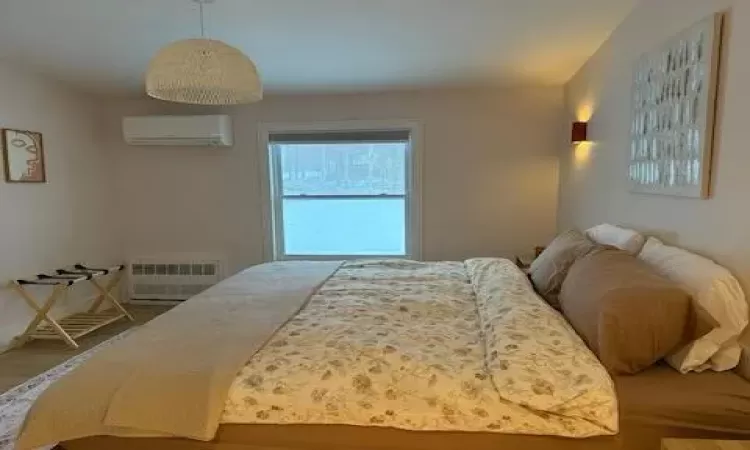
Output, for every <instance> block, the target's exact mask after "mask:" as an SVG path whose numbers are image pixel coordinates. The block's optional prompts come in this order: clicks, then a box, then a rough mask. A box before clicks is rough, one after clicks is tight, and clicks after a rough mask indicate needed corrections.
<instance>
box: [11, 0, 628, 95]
mask: <svg viewBox="0 0 750 450" xmlns="http://www.w3.org/2000/svg"><path fill="white" fill-rule="evenodd" d="M637 1H638V0H216V2H215V3H214V4H212V5H207V6H206V15H205V19H206V32H207V35H208V36H209V37H212V38H216V39H221V40H224V41H226V42H227V43H229V44H231V45H234V46H236V47H238V48H240V49H241V50H242V51H244V52H245V53H246V54H247V55H248V56H250V57H251V58H252V59H253V60H254V61H255V62H256V64H257V66H258V68H259V71H260V72H261V76H262V78H263V82H264V84H265V88H266V91H271V92H313V91H355V90H357V91H359V90H383V89H398V88H418V87H428V86H452V85H470V84H513V85H516V84H545V85H546V84H562V83H564V82H566V81H567V80H568V79H569V78H570V77H571V76H572V75H573V74H574V73H575V72H576V71H577V70H578V68H579V67H580V66H581V65H582V64H583V63H584V62H585V61H586V59H587V58H588V57H589V56H591V55H592V54H593V53H594V52H595V50H596V49H597V48H598V47H599V45H601V44H602V42H603V41H604V40H605V39H606V38H607V36H608V35H609V34H610V33H611V32H612V31H613V30H614V28H615V27H616V26H617V25H618V24H619V23H621V22H622V20H623V19H624V18H625V16H626V15H627V14H628V13H629V12H630V11H631V9H632V7H633V6H634V4H635V3H637ZM197 11H198V10H197V5H196V4H194V3H193V2H191V1H190V0H0V58H2V59H3V60H7V61H10V62H11V63H13V64H19V65H23V66H28V67H30V68H32V69H33V70H37V71H40V72H42V73H44V74H46V75H48V76H52V77H55V78H58V79H60V80H63V81H65V82H68V83H71V84H73V85H75V86H77V87H79V88H80V89H83V90H85V91H90V92H94V93H110V94H139V93H140V92H142V90H143V87H142V86H143V81H142V79H143V73H144V71H145V70H146V67H147V65H148V61H149V59H150V57H151V56H152V55H153V54H154V53H155V52H156V51H157V50H158V49H159V48H160V47H161V46H163V45H165V44H167V43H168V42H171V41H174V40H178V39H182V38H186V37H194V36H196V35H198V34H199V30H200V28H199V21H198V13H197Z"/></svg>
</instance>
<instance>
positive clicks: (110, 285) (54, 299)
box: [10, 264, 135, 348]
mask: <svg viewBox="0 0 750 450" xmlns="http://www.w3.org/2000/svg"><path fill="white" fill-rule="evenodd" d="M124 269H125V266H124V265H119V266H113V267H109V268H104V269H99V268H93V267H87V266H84V265H83V264H76V265H75V266H73V268H72V269H58V270H56V271H55V273H54V274H52V275H48V274H39V275H37V276H36V277H35V278H33V279H23V280H13V281H11V282H10V287H11V288H12V289H14V290H15V291H16V292H18V294H19V295H20V296H21V297H22V298H23V299H24V300H25V301H26V303H27V304H28V305H29V306H30V307H31V308H32V309H34V311H36V316H35V317H34V319H33V320H32V321H31V322H30V323H29V325H28V326H27V327H26V330H25V331H24V332H23V333H22V334H20V335H19V336H17V337H16V338H15V339H14V340H13V344H12V345H13V346H14V347H18V346H21V345H23V344H25V343H26V342H28V341H30V340H33V339H46V340H62V341H65V342H66V343H67V344H68V345H69V346H71V347H73V348H78V343H77V342H76V340H77V339H80V338H81V337H82V336H85V335H87V334H89V333H91V332H92V331H94V330H98V329H99V328H101V327H103V326H106V325H109V324H110V323H113V322H116V321H118V320H120V319H122V318H127V319H128V320H130V321H133V320H135V319H133V316H132V315H130V313H129V312H128V311H127V310H126V309H125V308H124V307H123V306H122V304H121V303H120V302H119V300H118V299H117V297H116V294H115V292H116V291H117V289H116V288H117V287H118V286H119V284H120V280H121V279H122V276H123V274H124V273H125V272H124ZM107 275H111V278H110V280H109V281H108V282H107V284H102V283H101V282H100V281H101V280H100V278H101V277H105V276H107ZM83 282H90V283H91V284H92V285H93V286H94V288H96V290H97V291H98V292H99V295H98V296H97V298H96V299H95V300H94V303H93V304H92V305H91V307H90V308H89V309H88V311H86V312H83V313H78V314H73V315H71V316H68V317H65V318H63V319H54V318H52V317H51V316H50V311H51V310H52V308H53V307H54V306H55V305H56V304H57V303H58V301H59V300H60V299H62V298H64V297H65V295H64V294H65V293H66V292H67V290H68V289H70V287H71V286H74V285H76V284H79V283H83ZM28 286H50V287H52V292H51V293H50V294H49V296H48V297H47V299H46V300H45V301H44V302H43V303H41V304H40V303H38V302H37V300H36V299H35V298H34V296H33V295H32V294H31V292H29V290H28V289H27V287H28ZM105 304H109V305H110V306H111V308H110V309H105V310H103V311H100V309H102V306H104V305H105Z"/></svg>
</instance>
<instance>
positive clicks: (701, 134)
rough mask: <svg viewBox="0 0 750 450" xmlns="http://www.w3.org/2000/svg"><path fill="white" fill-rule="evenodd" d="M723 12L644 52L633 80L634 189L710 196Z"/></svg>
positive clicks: (701, 196)
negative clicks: (648, 51)
mask: <svg viewBox="0 0 750 450" xmlns="http://www.w3.org/2000/svg"><path fill="white" fill-rule="evenodd" d="M721 24H722V15H721V14H716V15H714V16H711V17H709V18H707V19H705V20H703V21H701V22H699V23H697V24H695V25H694V26H692V27H691V28H689V29H687V30H685V31H683V32H682V33H680V34H679V35H677V36H675V37H674V38H672V39H671V40H670V41H669V42H667V43H666V44H665V45H664V46H663V47H662V48H661V49H659V50H658V51H655V52H651V53H648V54H646V55H643V56H642V57H641V58H640V59H639V60H638V63H637V66H636V70H635V82H634V85H633V116H632V129H631V138H632V140H631V149H630V181H631V186H632V188H631V190H632V191H633V192H641V193H649V194H662V195H678V196H685V197H696V198H707V197H708V189H709V177H710V168H711V151H712V146H713V125H714V115H715V109H716V108H715V107H716V90H717V84H718V83H717V80H718V68H719V51H720V43H721Z"/></svg>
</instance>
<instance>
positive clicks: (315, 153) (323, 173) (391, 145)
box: [268, 130, 412, 259]
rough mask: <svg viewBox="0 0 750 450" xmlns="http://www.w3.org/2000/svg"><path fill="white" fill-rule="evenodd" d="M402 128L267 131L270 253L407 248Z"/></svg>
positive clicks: (332, 254) (316, 254) (406, 154)
mask: <svg viewBox="0 0 750 450" xmlns="http://www.w3.org/2000/svg"><path fill="white" fill-rule="evenodd" d="M410 143H411V140H410V131H409V130H388V131H380V130H378V131H315V132H310V131H306V132H283V133H269V135H268V148H269V156H270V162H271V164H270V166H271V193H272V203H273V205H272V211H273V233H274V239H273V241H274V242H273V247H274V256H275V259H297V258H337V257H367V256H382V257H391V256H396V257H399V256H404V257H405V256H412V249H411V247H412V246H411V245H410V241H411V238H412V236H411V234H412V233H411V231H412V227H411V225H410V219H411V217H412V214H411V212H410V207H411V205H412V201H411V189H410V183H411V181H412V177H411V161H412V158H411V157H410V153H411V145H410Z"/></svg>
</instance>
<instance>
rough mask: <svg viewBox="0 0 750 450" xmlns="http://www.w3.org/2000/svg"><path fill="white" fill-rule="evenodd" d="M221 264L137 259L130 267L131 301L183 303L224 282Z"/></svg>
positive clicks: (215, 261) (216, 261)
mask: <svg viewBox="0 0 750 450" xmlns="http://www.w3.org/2000/svg"><path fill="white" fill-rule="evenodd" d="M222 267H223V264H222V262H221V260H219V259H215V260H200V261H184V260H182V261H176V260H165V259H160V260H154V259H137V260H133V261H131V263H130V298H132V299H134V300H157V301H159V300H170V301H184V300H187V299H189V298H190V297H192V296H194V295H197V294H199V293H201V292H203V291H205V290H206V289H208V288H210V287H211V286H213V285H214V284H216V283H218V282H219V281H221V279H222V278H223V277H222Z"/></svg>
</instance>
